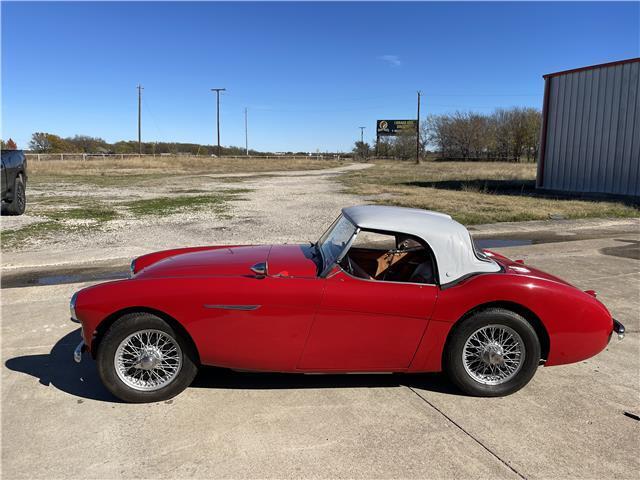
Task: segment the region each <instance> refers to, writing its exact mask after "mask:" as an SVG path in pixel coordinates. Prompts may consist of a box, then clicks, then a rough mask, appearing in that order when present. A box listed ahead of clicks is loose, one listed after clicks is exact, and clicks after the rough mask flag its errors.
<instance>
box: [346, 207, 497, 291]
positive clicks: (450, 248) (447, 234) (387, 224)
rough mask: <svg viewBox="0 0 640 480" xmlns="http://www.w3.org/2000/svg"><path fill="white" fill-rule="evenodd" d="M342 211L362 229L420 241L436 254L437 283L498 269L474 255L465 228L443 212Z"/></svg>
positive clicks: (402, 209)
mask: <svg viewBox="0 0 640 480" xmlns="http://www.w3.org/2000/svg"><path fill="white" fill-rule="evenodd" d="M342 214H343V215H344V216H345V217H347V218H348V219H349V220H350V221H351V222H352V223H353V224H354V225H355V226H356V227H358V228H361V229H364V230H383V231H387V232H397V233H405V234H408V235H413V236H416V237H418V238H421V239H422V240H424V241H425V242H426V243H427V244H428V245H429V246H430V247H431V249H432V250H433V253H434V255H435V257H436V262H437V264H438V274H439V277H440V284H441V285H444V284H446V283H450V282H454V281H456V280H458V279H460V278H462V277H465V276H467V275H471V274H474V273H484V272H498V271H500V266H499V265H498V264H497V263H496V262H494V261H493V260H491V259H490V258H486V259H481V258H478V256H477V255H476V253H475V251H474V248H473V244H472V243H471V236H470V235H469V232H468V230H467V229H466V228H465V227H464V226H463V225H461V224H459V223H458V222H456V221H455V220H453V219H452V218H451V217H450V216H449V215H446V214H444V213H438V212H431V211H429V210H419V209H417V208H402V207H388V206H382V205H362V206H358V207H349V208H343V209H342Z"/></svg>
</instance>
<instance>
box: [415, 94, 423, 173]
mask: <svg viewBox="0 0 640 480" xmlns="http://www.w3.org/2000/svg"><path fill="white" fill-rule="evenodd" d="M421 95H422V92H421V91H420V90H418V121H417V122H416V164H419V163H420V96H421Z"/></svg>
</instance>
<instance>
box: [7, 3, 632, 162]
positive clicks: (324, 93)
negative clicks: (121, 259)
mask: <svg viewBox="0 0 640 480" xmlns="http://www.w3.org/2000/svg"><path fill="white" fill-rule="evenodd" d="M1 8H2V132H1V135H2V138H8V137H10V136H11V137H13V138H14V140H16V141H17V142H18V144H19V146H20V147H26V143H27V142H28V140H29V138H30V136H31V133H33V132H35V131H47V132H51V133H56V134H59V135H62V136H69V135H74V134H87V135H93V136H100V137H103V138H104V139H106V140H107V141H116V140H119V139H135V138H136V135H137V127H136V121H137V120H136V119H137V103H136V102H137V97H136V88H135V87H136V85H137V84H138V83H139V82H140V83H141V84H142V85H143V86H144V88H145V90H144V100H143V139H144V140H147V141H153V140H160V141H182V142H198V143H208V144H211V143H214V132H215V98H214V95H213V94H212V93H211V92H210V91H209V89H210V88H212V87H226V88H227V89H228V91H227V93H226V94H224V95H223V96H222V98H221V104H222V107H221V116H222V144H223V145H244V113H243V112H244V107H248V109H249V144H250V147H252V148H256V149H262V150H271V151H279V150H294V151H297V150H303V151H316V150H320V151H325V150H329V151H331V150H338V149H341V150H350V149H351V147H352V145H353V142H354V140H356V139H359V134H360V133H359V132H360V130H359V129H358V127H359V126H367V130H366V131H365V136H366V139H367V140H371V139H372V138H373V137H374V135H375V120H376V119H377V118H415V106H416V100H415V97H416V94H415V92H416V90H417V89H420V90H422V91H423V92H424V97H423V103H422V112H423V114H429V113H442V112H450V111H454V110H475V111H480V112H489V111H491V110H492V109H494V108H496V107H508V106H514V105H518V106H533V107H538V108H539V107H540V106H541V104H542V91H543V81H542V78H541V75H542V74H544V73H549V72H554V71H558V70H564V69H568V68H574V67H580V66H585V65H591V64H596V63H602V62H609V61H614V60H619V59H624V58H631V57H637V56H640V53H639V50H640V46H639V42H640V3H637V2H635V3H616V4H613V3H606V4H605V3H480V2H478V3H402V4H398V3H394V4H391V3H293V2H292V3H203V2H198V3H152V2H145V3H133V2H130V3H79V2H74V3H22V2H21V3H13V2H5V1H3V2H2V7H1Z"/></svg>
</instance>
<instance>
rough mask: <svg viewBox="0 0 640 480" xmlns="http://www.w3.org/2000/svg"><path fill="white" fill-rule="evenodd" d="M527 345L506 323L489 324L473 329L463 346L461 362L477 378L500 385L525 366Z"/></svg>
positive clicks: (489, 383)
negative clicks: (525, 345)
mask: <svg viewBox="0 0 640 480" xmlns="http://www.w3.org/2000/svg"><path fill="white" fill-rule="evenodd" d="M524 358H525V347H524V342H523V341H522V338H521V337H520V335H518V333H517V332H516V331H515V330H513V329H512V328H510V327H507V326H506V325H486V326H484V327H482V328H479V329H478V330H476V331H475V332H473V333H472V334H471V335H470V336H469V338H468V339H467V341H466V342H465V344H464V348H463V349H462V364H463V365H464V369H465V370H466V372H467V373H468V374H469V376H471V378H473V379H474V380H475V381H477V382H479V383H482V384H484V385H500V384H503V383H505V382H508V381H509V380H511V379H512V378H513V377H514V376H515V375H516V374H517V373H518V372H519V371H520V369H521V368H522V365H523V364H524Z"/></svg>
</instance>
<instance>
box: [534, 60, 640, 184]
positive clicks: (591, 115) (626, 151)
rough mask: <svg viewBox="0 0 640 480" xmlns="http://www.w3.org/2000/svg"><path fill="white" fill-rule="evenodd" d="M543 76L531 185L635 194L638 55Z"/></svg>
mask: <svg viewBox="0 0 640 480" xmlns="http://www.w3.org/2000/svg"><path fill="white" fill-rule="evenodd" d="M543 78H544V80H545V86H544V104H543V108H542V132H541V137H540V156H539V159H538V175H537V182H536V186H537V187H538V188H543V189H545V190H555V191H565V192H576V193H589V194H614V195H625V196H633V197H638V196H640V58H633V59H630V60H622V61H619V62H612V63H605V64H602V65H593V66H591V67H584V68H577V69H574V70H566V71H563V72H557V73H550V74H548V75H544V77H543Z"/></svg>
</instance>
